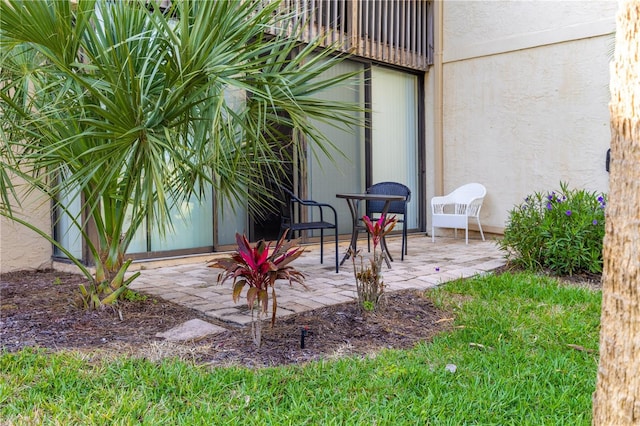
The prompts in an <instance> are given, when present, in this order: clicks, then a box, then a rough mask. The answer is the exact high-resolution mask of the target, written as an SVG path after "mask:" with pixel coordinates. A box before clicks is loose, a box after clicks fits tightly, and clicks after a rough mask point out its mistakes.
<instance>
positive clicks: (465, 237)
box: [464, 224, 469, 244]
mask: <svg viewBox="0 0 640 426" xmlns="http://www.w3.org/2000/svg"><path fill="white" fill-rule="evenodd" d="M464 242H465V243H466V244H469V224H467V226H466V227H465V228H464Z"/></svg>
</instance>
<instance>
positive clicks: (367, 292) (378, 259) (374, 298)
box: [351, 215, 398, 311]
mask: <svg viewBox="0 0 640 426" xmlns="http://www.w3.org/2000/svg"><path fill="white" fill-rule="evenodd" d="M362 221H363V222H364V225H365V227H366V229H367V232H368V233H369V235H370V236H371V239H372V240H373V258H372V259H369V264H368V265H367V264H366V263H365V262H364V260H363V258H362V256H360V255H359V254H360V253H359V252H358V253H352V256H351V258H352V259H353V273H354V275H355V277H356V289H357V291H358V301H359V302H360V306H361V307H362V308H364V309H365V310H368V311H373V310H375V309H376V307H377V306H378V304H379V303H380V301H381V300H382V296H383V293H384V282H383V281H382V261H383V260H384V258H385V256H386V254H385V252H384V250H380V252H378V250H377V248H378V245H380V242H381V240H382V238H384V237H385V236H386V235H387V234H388V233H389V232H391V231H392V230H393V228H394V227H395V226H396V224H397V223H398V219H396V217H395V216H393V217H391V218H388V217H387V216H386V215H382V216H380V218H379V219H378V220H377V221H375V222H374V221H372V220H371V219H370V218H369V216H363V217H362ZM355 255H359V256H358V257H359V258H360V265H357V264H356V256H355Z"/></svg>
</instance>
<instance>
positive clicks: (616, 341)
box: [593, 0, 640, 425]
mask: <svg viewBox="0 0 640 426" xmlns="http://www.w3.org/2000/svg"><path fill="white" fill-rule="evenodd" d="M616 21H617V28H616V47H615V54H614V60H613V63H612V66H611V85H610V87H611V102H610V105H609V110H610V113H611V133H612V137H611V155H612V162H611V178H610V180H611V182H610V192H609V203H608V205H607V222H606V234H605V239H604V246H603V257H604V270H603V274H602V280H603V286H602V315H601V330H600V364H599V367H598V380H597V384H596V391H595V393H594V397H593V424H594V425H637V424H638V422H640V380H639V379H638V372H639V371H640V185H639V182H640V50H639V48H638V37H640V34H639V33H638V31H639V29H640V1H638V0H620V2H619V8H618V15H617V20H616Z"/></svg>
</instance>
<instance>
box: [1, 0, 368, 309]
mask: <svg viewBox="0 0 640 426" xmlns="http://www.w3.org/2000/svg"><path fill="white" fill-rule="evenodd" d="M279 3H280V2H279V1H274V2H266V4H265V2H263V1H260V0H248V1H198V0H181V1H176V2H174V5H173V6H171V8H170V9H169V10H164V9H162V8H161V7H158V6H160V3H153V2H149V1H146V0H134V1H126V2H125V1H123V2H110V1H102V0H97V1H96V0H78V1H77V2H70V1H69V2H67V1H53V0H38V1H35V0H33V1H32V0H29V1H21V0H7V1H4V0H3V1H1V2H0V37H1V38H0V47H1V48H2V50H1V52H2V56H1V62H0V72H1V80H0V114H1V117H2V124H1V135H0V140H1V141H2V146H1V147H0V161H1V162H2V171H0V204H1V206H0V214H3V215H5V216H6V217H9V218H11V219H13V220H15V221H17V222H19V223H22V224H24V225H26V226H29V227H31V228H32V229H34V230H36V232H39V233H40V234H41V235H42V236H43V237H45V238H48V239H50V240H51V241H52V243H54V244H56V243H55V241H53V240H52V238H51V237H50V234H49V232H48V230H38V229H36V228H35V227H33V226H31V225H29V223H28V221H27V220H25V219H23V218H20V217H18V215H16V214H15V212H14V210H15V209H12V208H11V206H12V203H13V204H14V205H16V203H19V201H18V199H19V198H20V197H19V196H18V191H17V189H16V184H15V179H13V180H12V178H11V176H12V175H14V176H18V177H20V178H22V179H24V181H25V182H26V185H27V187H28V190H29V191H42V193H43V194H44V195H45V196H46V197H48V198H50V199H51V200H54V203H56V204H57V206H56V207H57V208H59V209H61V210H62V211H66V212H70V211H71V210H70V208H69V205H68V201H66V202H61V201H60V200H64V199H67V200H68V199H69V198H70V199H71V200H73V197H68V195H69V194H74V193H79V194H80V195H79V197H81V201H82V209H81V210H83V211H84V212H86V217H88V218H89V219H88V222H90V223H91V225H92V229H95V237H91V238H90V236H89V235H87V234H86V232H85V229H87V227H86V225H87V223H84V222H83V219H82V218H81V217H79V216H76V217H74V223H75V225H76V226H77V227H78V228H79V229H80V231H81V232H82V233H83V237H84V239H85V241H86V242H87V244H88V245H89V250H90V251H91V254H92V257H93V260H94V262H95V267H96V273H95V275H93V274H92V273H91V272H90V271H89V270H88V269H87V268H86V267H85V266H84V265H83V264H82V263H81V261H80V260H79V259H76V258H74V257H73V256H72V255H71V254H70V253H68V252H66V251H65V250H64V248H63V247H60V246H59V245H58V247H59V248H60V249H61V250H62V251H63V252H65V254H66V255H67V256H69V257H70V258H71V259H72V260H73V261H74V263H75V264H76V265H77V266H78V267H80V268H81V270H82V271H83V273H84V274H85V275H87V277H88V278H90V282H91V285H90V288H89V289H88V290H87V289H84V290H83V292H84V294H85V300H86V301H87V302H88V305H89V306H97V305H100V304H102V303H112V302H114V301H115V300H116V299H117V297H118V295H119V294H120V292H122V291H123V289H124V288H126V286H127V285H128V283H129V282H130V281H131V280H132V279H134V278H135V275H134V276H132V277H131V278H130V279H129V280H125V279H124V276H125V272H126V270H127V268H128V266H129V264H130V261H125V257H124V254H125V252H126V250H127V247H128V245H129V243H130V242H131V240H132V238H133V236H134V234H135V232H136V230H137V229H138V228H139V227H140V226H141V224H142V223H144V221H145V220H147V221H149V223H150V224H151V226H153V227H156V228H157V229H158V230H160V232H162V231H163V230H166V229H171V216H170V215H169V214H168V212H169V210H170V209H171V207H172V206H173V205H175V204H178V203H181V202H182V201H183V200H186V199H189V198H190V197H192V196H196V197H201V196H202V195H203V188H205V187H206V186H207V185H210V186H213V188H214V190H215V191H216V193H217V194H218V195H219V196H220V197H224V198H227V199H229V198H234V199H248V200H249V208H250V209H252V210H253V211H259V210H260V208H262V206H261V205H260V201H259V200H261V199H265V197H268V194H266V193H265V190H264V189H263V188H264V187H265V185H261V184H260V183H261V182H264V181H265V180H266V179H269V178H272V177H273V176H277V175H278V172H279V170H280V168H281V167H282V166H281V160H282V155H283V152H287V150H286V149H283V145H288V144H290V145H293V146H299V145H300V144H301V143H303V140H304V142H305V143H309V144H312V146H313V147H314V148H315V149H319V150H320V151H322V152H325V153H327V154H329V155H330V154H331V152H332V144H331V142H330V141H328V140H327V139H326V138H325V137H324V136H323V134H322V133H321V132H320V131H319V130H318V128H317V127H315V126H314V125H313V123H314V122H329V123H331V124H333V125H335V126H342V127H344V128H349V127H350V126H355V125H359V123H357V122H355V120H354V119H353V118H351V117H353V114H350V113H352V112H353V111H357V110H358V106H356V105H351V104H344V103H339V102H332V101H326V100H322V99H320V98H318V97H316V96H315V95H316V94H317V93H318V92H319V91H321V90H323V89H325V88H327V87H330V86H333V85H337V84H341V83H343V82H345V81H347V80H348V78H349V77H351V76H350V75H347V74H345V75H340V76H337V77H333V78H331V79H322V78H320V76H321V74H322V73H323V72H324V71H326V70H328V69H330V68H331V67H332V66H333V65H335V64H336V63H337V62H338V61H341V60H343V59H344V57H340V56H337V55H333V54H332V52H331V49H322V50H319V49H318V48H319V47H320V46H321V40H320V39H315V40H313V41H311V42H310V43H308V44H305V45H302V44H301V43H299V42H298V41H297V40H298V35H299V34H301V31H303V30H304V27H303V26H302V25H298V26H296V25H293V24H292V22H296V21H295V20H291V19H289V18H290V17H287V16H286V15H285V14H283V13H281V9H280V4H279ZM283 128H286V129H291V133H290V132H286V133H284V132H283V130H282V129H283ZM290 134H293V135H294V136H295V137H291V136H289V135H290ZM293 151H295V150H293ZM62 196H65V197H62ZM103 296H104V297H103Z"/></svg>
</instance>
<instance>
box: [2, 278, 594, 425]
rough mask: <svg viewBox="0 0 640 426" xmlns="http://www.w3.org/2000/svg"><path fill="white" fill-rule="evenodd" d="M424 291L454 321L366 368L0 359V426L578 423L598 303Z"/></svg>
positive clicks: (513, 287)
mask: <svg viewBox="0 0 640 426" xmlns="http://www.w3.org/2000/svg"><path fill="white" fill-rule="evenodd" d="M427 294H428V295H429V297H431V298H432V299H433V300H434V301H435V302H436V304H438V305H439V306H442V307H445V308H447V309H449V310H451V311H452V312H454V313H455V317H456V319H455V322H454V327H455V328H454V330H453V331H452V332H450V333H447V334H443V335H440V336H438V337H437V338H435V339H434V341H433V342H432V343H428V344H427V343H423V344H419V345H417V346H416V347H415V348H414V349H412V350H402V351H396V350H388V351H384V352H382V353H380V354H378V355H377V356H376V357H371V358H367V359H355V358H351V359H341V360H332V361H324V362H317V363H312V364H308V365H304V366H292V367H280V368H269V369H262V370H249V369H244V368H214V369H211V368H208V367H204V366H195V365H190V364H187V363H184V362H181V361H177V360H166V361H163V362H161V363H152V362H149V361H145V360H141V359H130V358H120V359H117V360H114V361H110V362H107V361H101V362H99V363H91V362H89V361H87V360H85V359H83V358H82V357H80V356H79V355H74V354H68V353H67V354H55V355H51V354H46V353H45V352H43V351H36V350H24V351H22V352H19V353H13V354H8V353H3V354H1V355H0V419H3V420H4V421H5V422H7V423H8V424H84V425H90V424H100V425H101V424H109V425H112V424H116V425H120V424H123V425H128V424H149V425H153V424H176V425H197V424H207V425H210V424H217V425H235V424H250V425H276V424H277V425H304V424H309V425H318V424H323V425H325V424H326V425H352V424H366V425H371V424H378V425H403V424H406V425H427V424H429V425H462V424H482V425H546V424H548V425H580V424H584V425H590V424H591V394H592V392H593V391H594V389H595V381H596V369H597V345H598V333H599V320H600V300H601V294H600V292H593V291H590V290H586V289H580V288H573V287H563V286H560V285H559V284H558V283H557V282H556V281H555V280H552V279H549V278H542V277H539V276H536V275H533V274H528V273H518V274H508V273H507V274H502V275H499V276H495V275H488V276H484V277H478V278H473V279H466V280H459V281H455V282H452V283H449V284H446V285H444V286H442V287H440V288H438V289H435V290H432V291H429V292H428V293H427ZM570 345H575V346H570ZM583 349H584V350H583ZM447 365H449V369H447ZM451 366H455V372H451V371H450V370H453V368H452V367H451ZM0 423H2V422H1V421H0Z"/></svg>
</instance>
